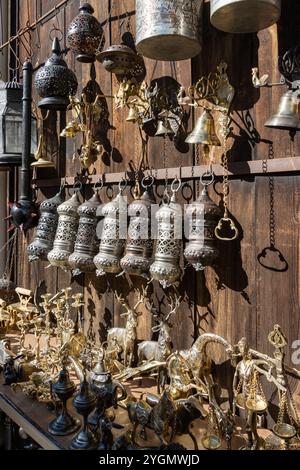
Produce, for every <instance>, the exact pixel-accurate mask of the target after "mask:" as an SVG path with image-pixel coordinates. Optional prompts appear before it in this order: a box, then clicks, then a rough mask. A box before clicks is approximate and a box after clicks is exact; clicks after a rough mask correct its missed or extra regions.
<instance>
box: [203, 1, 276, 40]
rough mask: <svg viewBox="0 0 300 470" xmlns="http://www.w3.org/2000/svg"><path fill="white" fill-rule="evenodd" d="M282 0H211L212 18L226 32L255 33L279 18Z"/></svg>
mask: <svg viewBox="0 0 300 470" xmlns="http://www.w3.org/2000/svg"><path fill="white" fill-rule="evenodd" d="M280 13H281V0H210V20H211V23H212V24H213V26H215V28H218V29H221V30H222V31H225V32H226V33H255V32H256V31H260V30H261V29H265V28H268V27H269V26H271V25H272V24H274V23H276V21H278V20H279V18H280Z"/></svg>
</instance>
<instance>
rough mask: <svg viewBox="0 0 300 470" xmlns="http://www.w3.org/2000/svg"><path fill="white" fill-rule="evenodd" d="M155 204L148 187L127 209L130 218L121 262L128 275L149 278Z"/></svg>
mask: <svg viewBox="0 0 300 470" xmlns="http://www.w3.org/2000/svg"><path fill="white" fill-rule="evenodd" d="M152 204H155V199H154V195H153V191H152V189H151V187H150V186H149V187H148V188H147V189H146V190H145V192H144V193H143V195H142V196H141V198H140V199H137V200H135V201H133V202H132V203H131V204H130V205H129V207H128V216H129V217H130V222H129V227H128V238H127V244H126V251H125V256H124V258H122V260H121V267H122V269H123V271H125V272H126V273H127V274H130V275H136V276H145V277H148V276H149V268H150V265H151V262H152V253H153V240H152V238H151V206H152Z"/></svg>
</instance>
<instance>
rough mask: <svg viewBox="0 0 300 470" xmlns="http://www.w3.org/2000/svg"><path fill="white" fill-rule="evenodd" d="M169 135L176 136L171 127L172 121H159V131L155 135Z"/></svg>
mask: <svg viewBox="0 0 300 470" xmlns="http://www.w3.org/2000/svg"><path fill="white" fill-rule="evenodd" d="M167 135H174V131H173V129H172V127H171V124H170V121H169V120H168V119H164V120H163V121H162V120H160V121H158V126H157V131H156V133H155V136H156V137H165V136H167Z"/></svg>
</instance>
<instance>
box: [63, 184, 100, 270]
mask: <svg viewBox="0 0 300 470" xmlns="http://www.w3.org/2000/svg"><path fill="white" fill-rule="evenodd" d="M100 204H101V202H100V199H99V192H98V190H95V192H94V195H93V196H92V198H91V199H89V201H87V202H84V203H83V204H82V205H81V206H80V207H79V209H78V214H79V217H80V218H79V226H78V232H77V236H76V242H75V249H74V253H73V254H72V255H71V256H70V257H69V265H70V266H71V268H72V269H73V275H74V276H77V275H79V274H81V273H83V272H85V273H87V272H92V271H95V270H96V266H95V264H94V257H95V255H96V254H97V251H98V246H99V241H98V238H97V233H96V230H97V222H98V217H97V209H98V208H99V206H100Z"/></svg>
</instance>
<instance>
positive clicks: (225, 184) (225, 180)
mask: <svg viewBox="0 0 300 470" xmlns="http://www.w3.org/2000/svg"><path fill="white" fill-rule="evenodd" d="M222 124H223V169H224V174H223V204H224V219H228V193H229V184H228V181H229V178H228V140H227V138H228V133H229V132H228V116H227V114H226V115H224V116H223V119H222Z"/></svg>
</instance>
